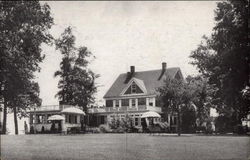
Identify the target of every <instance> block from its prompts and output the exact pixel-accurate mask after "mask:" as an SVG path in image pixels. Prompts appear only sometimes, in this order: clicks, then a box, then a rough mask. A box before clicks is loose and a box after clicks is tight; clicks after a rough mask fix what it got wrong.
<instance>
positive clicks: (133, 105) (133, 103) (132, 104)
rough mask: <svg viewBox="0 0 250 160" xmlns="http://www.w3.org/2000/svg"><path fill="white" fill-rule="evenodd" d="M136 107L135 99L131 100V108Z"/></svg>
mask: <svg viewBox="0 0 250 160" xmlns="http://www.w3.org/2000/svg"><path fill="white" fill-rule="evenodd" d="M135 105H136V104H135V99H131V106H132V107H135Z"/></svg>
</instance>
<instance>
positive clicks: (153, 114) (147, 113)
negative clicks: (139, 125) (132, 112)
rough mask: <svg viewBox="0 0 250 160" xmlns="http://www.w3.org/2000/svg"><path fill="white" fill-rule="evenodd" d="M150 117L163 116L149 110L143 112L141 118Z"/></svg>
mask: <svg viewBox="0 0 250 160" xmlns="http://www.w3.org/2000/svg"><path fill="white" fill-rule="evenodd" d="M148 117H152V118H160V117H161V116H160V115H159V114H158V113H156V112H153V111H148V112H145V113H143V114H142V116H141V118H148Z"/></svg>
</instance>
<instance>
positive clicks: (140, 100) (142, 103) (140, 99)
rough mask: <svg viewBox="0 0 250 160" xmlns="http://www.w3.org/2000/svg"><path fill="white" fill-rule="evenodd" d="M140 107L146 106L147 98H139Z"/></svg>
mask: <svg viewBox="0 0 250 160" xmlns="http://www.w3.org/2000/svg"><path fill="white" fill-rule="evenodd" d="M138 105H146V98H138Z"/></svg>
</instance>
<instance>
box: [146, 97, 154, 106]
mask: <svg viewBox="0 0 250 160" xmlns="http://www.w3.org/2000/svg"><path fill="white" fill-rule="evenodd" d="M154 100H155V99H154V98H149V99H148V105H149V106H154Z"/></svg>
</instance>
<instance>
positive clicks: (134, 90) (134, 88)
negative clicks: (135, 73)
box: [131, 82, 136, 94]
mask: <svg viewBox="0 0 250 160" xmlns="http://www.w3.org/2000/svg"><path fill="white" fill-rule="evenodd" d="M131 93H132V94H133V93H136V84H135V82H133V83H132V85H131Z"/></svg>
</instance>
